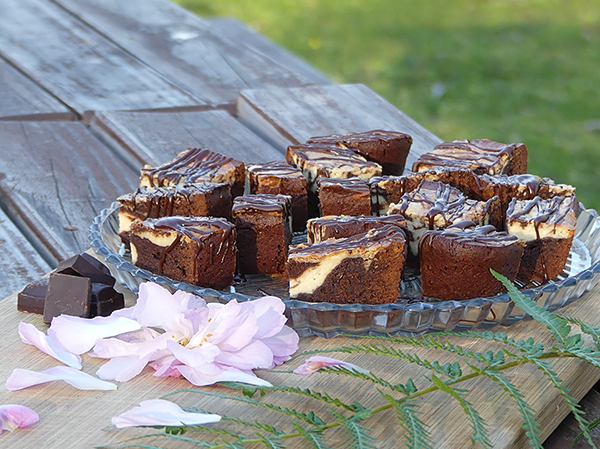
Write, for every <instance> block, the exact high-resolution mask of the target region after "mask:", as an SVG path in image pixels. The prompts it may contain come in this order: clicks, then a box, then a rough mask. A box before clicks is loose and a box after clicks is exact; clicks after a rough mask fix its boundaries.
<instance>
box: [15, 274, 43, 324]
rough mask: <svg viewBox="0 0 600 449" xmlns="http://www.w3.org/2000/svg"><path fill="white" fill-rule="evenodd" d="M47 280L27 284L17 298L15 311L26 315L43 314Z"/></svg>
mask: <svg viewBox="0 0 600 449" xmlns="http://www.w3.org/2000/svg"><path fill="white" fill-rule="evenodd" d="M48 281H49V279H48V278H42V279H38V280H36V281H33V282H32V283H30V284H28V285H27V286H26V287H25V288H24V289H23V290H21V291H20V292H19V295H18V296H17V310H18V311H19V312H28V313H38V314H40V315H41V314H43V313H44V303H45V302H46V292H47V290H48Z"/></svg>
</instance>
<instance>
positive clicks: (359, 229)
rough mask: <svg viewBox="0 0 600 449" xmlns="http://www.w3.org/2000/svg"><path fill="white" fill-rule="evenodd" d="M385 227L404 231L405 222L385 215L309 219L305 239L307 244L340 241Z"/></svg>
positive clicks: (400, 216)
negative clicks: (330, 240) (390, 226)
mask: <svg viewBox="0 0 600 449" xmlns="http://www.w3.org/2000/svg"><path fill="white" fill-rule="evenodd" d="M386 225H392V226H398V227H399V228H400V229H402V230H404V228H406V220H405V219H404V217H403V216H402V215H387V216H385V217H374V216H372V215H368V216H354V217H353V216H348V215H332V216H328V217H320V218H311V219H310V220H308V222H307V223H306V239H307V241H308V243H319V242H322V241H324V240H327V239H341V238H346V237H352V236H353V235H357V234H364V233H365V232H368V231H370V230H371V229H376V228H381V227H383V226H386Z"/></svg>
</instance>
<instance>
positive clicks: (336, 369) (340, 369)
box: [321, 365, 417, 395]
mask: <svg viewBox="0 0 600 449" xmlns="http://www.w3.org/2000/svg"><path fill="white" fill-rule="evenodd" d="M321 371H323V372H330V373H334V374H342V375H346V376H351V377H356V378H358V379H362V380H366V381H369V382H372V383H374V384H377V385H381V386H382V387H386V388H389V389H390V390H393V391H397V392H399V393H403V394H405V395H409V394H413V393H416V392H417V387H416V386H415V384H414V382H413V380H412V379H408V380H407V381H406V385H402V384H395V385H393V384H391V383H390V382H388V381H387V380H385V379H383V378H381V377H379V376H377V375H375V374H373V373H371V372H367V373H362V372H359V371H356V370H352V369H348V368H346V367H345V366H343V365H339V366H327V367H324V368H321Z"/></svg>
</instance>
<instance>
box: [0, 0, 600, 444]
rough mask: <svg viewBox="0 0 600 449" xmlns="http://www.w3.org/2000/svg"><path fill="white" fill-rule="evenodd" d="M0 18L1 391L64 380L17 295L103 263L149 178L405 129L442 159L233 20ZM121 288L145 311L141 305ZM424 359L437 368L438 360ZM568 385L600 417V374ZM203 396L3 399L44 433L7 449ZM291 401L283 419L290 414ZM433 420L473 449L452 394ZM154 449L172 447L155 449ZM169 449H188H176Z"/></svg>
mask: <svg viewBox="0 0 600 449" xmlns="http://www.w3.org/2000/svg"><path fill="white" fill-rule="evenodd" d="M0 10H1V11H0V30H1V31H0V249H2V255H3V257H0V298H5V297H6V299H5V300H3V301H0V338H1V340H0V341H2V344H1V349H2V351H0V380H2V381H3V380H4V379H6V378H7V377H8V375H9V374H10V373H11V372H12V370H13V369H15V368H27V369H33V370H38V371H41V370H44V369H47V368H50V367H52V366H55V365H56V364H55V363H54V362H53V360H51V359H50V358H48V357H47V356H45V355H44V354H41V353H40V352H39V351H37V350H35V349H33V348H32V347H29V346H25V345H24V344H23V343H21V341H20V339H19V337H18V335H17V325H18V323H19V322H20V321H25V322H30V323H34V324H35V325H36V326H37V327H38V328H39V329H41V330H45V329H46V328H47V326H46V325H44V324H43V323H42V320H41V317H40V316H38V315H32V314H25V313H20V312H18V311H17V309H16V292H17V291H19V290H20V289H21V288H22V287H23V286H24V285H25V284H26V283H28V282H30V281H33V280H35V279H38V278H39V277H41V276H43V275H44V274H47V273H48V272H49V271H50V270H51V269H52V268H53V267H55V266H56V264H57V263H58V261H60V260H63V259H65V258H67V257H69V256H71V255H73V254H76V253H81V252H83V251H86V250H88V251H89V239H88V229H89V226H90V224H91V222H92V220H93V219H94V217H96V216H97V215H98V214H99V213H100V212H101V211H102V209H104V208H106V207H108V206H109V205H110V204H111V203H112V202H113V201H114V200H115V199H116V198H117V197H118V196H119V195H121V194H123V193H127V192H130V191H132V190H134V189H135V187H136V185H137V182H138V176H139V169H140V167H142V166H143V165H144V164H160V163H162V162H165V161H166V160H168V159H170V158H172V157H173V156H175V155H176V154H177V153H178V152H180V151H182V150H185V149H186V148H188V147H202V148H207V149H210V150H213V151H217V152H220V153H223V154H227V155H229V156H232V157H235V158H238V159H241V160H243V161H245V162H267V161H271V160H282V159H283V158H284V154H285V147H286V146H287V145H289V144H290V143H297V142H303V141H305V140H306V139H307V138H309V137H312V136H315V135H325V134H332V133H343V132H350V131H367V130H370V129H392V130H396V131H402V132H407V133H409V134H411V135H412V136H413V138H414V145H413V148H412V150H411V153H410V156H409V161H408V163H407V166H409V167H410V165H411V163H412V161H414V160H415V159H416V157H418V155H419V154H422V153H423V152H426V151H428V150H430V149H431V148H432V147H433V146H434V145H435V144H437V143H439V142H441V139H440V138H439V137H437V136H435V135H434V134H432V133H431V132H429V131H428V130H427V129H426V128H424V127H423V126H422V125H420V124H418V123H417V122H415V121H414V120H413V119H411V118H410V117H409V116H408V115H406V114H405V113H403V112H402V111H400V110H398V109H397V108H395V107H394V106H393V105H391V104H390V103H389V102H387V101H386V100H384V99H383V98H381V97H380V96H379V95H377V94H376V93H374V92H373V91H372V90H370V89H369V88H368V87H366V86H363V85H335V84H333V83H332V82H331V81H330V80H328V79H327V77H326V76H324V75H323V74H321V73H320V72H319V71H318V70H316V69H314V68H313V67H311V66H310V65H308V64H307V63H305V62H304V61H302V60H301V59H299V58H297V57H296V56H294V55H292V54H290V53H289V52H287V51H286V50H284V49H282V48H281V47H278V46H277V45H275V44H273V43H272V42H270V41H268V40H267V39H265V38H264V37H262V36H260V35H258V34H256V33H255V32H253V31H252V30H250V29H248V28H247V27H246V26H244V25H243V24H241V23H240V22H238V21H236V20H233V19H212V20H206V19H202V18H199V17H196V16H195V15H193V14H191V13H189V12H187V11H185V10H184V9H182V8H180V7H179V6H177V5H175V4H173V3H171V2H169V1H168V0H151V1H148V0H134V1H128V2H119V1H117V0H110V1H106V0H53V1H52V0H5V1H3V2H2V7H1V8H0ZM113 269H114V268H113ZM119 288H121V289H124V292H125V294H126V298H127V301H128V303H129V304H133V302H134V301H135V295H134V294H133V293H131V292H129V291H127V290H126V289H125V288H124V286H120V287H119ZM598 296H599V295H598V286H596V287H594V289H593V290H592V291H590V292H588V293H586V294H585V295H583V297H581V298H580V299H578V300H577V301H575V302H573V303H571V304H570V305H568V306H567V307H565V310H564V311H565V313H569V314H571V315H573V316H579V317H581V318H584V319H586V320H587V321H589V322H590V323H592V324H596V325H600V305H599V304H598ZM494 330H502V331H504V332H506V333H507V334H508V335H509V336H511V337H513V338H515V339H520V338H527V337H529V336H532V337H535V338H536V339H539V340H540V341H545V339H547V335H546V334H545V333H544V332H543V330H542V327H541V325H539V324H538V323H536V322H533V321H521V322H519V323H517V324H515V325H513V326H510V327H507V328H494ZM360 341H361V340H360V339H358V340H350V339H348V338H342V337H338V338H335V339H329V340H327V339H323V338H319V337H315V336H312V337H307V338H303V339H302V340H301V343H300V349H301V350H303V351H310V350H314V349H330V348H334V347H338V346H342V345H344V344H349V343H357V342H360ZM462 342H463V343H464V340H463V341H462ZM467 344H469V345H470V344H471V343H470V342H467ZM479 344H480V345H481V343H479ZM417 353H418V354H420V355H421V356H425V355H426V353H427V351H425V350H419V351H417ZM438 358H439V357H438ZM442 360H443V357H442ZM442 360H440V361H442ZM349 361H351V362H353V363H356V364H358V365H360V366H362V367H363V368H367V369H371V370H373V372H375V373H380V374H386V375H388V376H390V377H391V379H390V380H392V381H397V382H405V381H406V379H408V378H413V379H418V378H420V377H422V376H423V375H424V374H425V373H426V371H424V370H422V369H420V368H417V367H415V366H412V365H409V364H405V365H402V364H398V363H395V362H393V361H391V360H384V361H381V359H375V358H373V357H370V356H366V355H363V356H356V357H354V358H352V359H349ZM298 363H300V361H298V362H296V363H295V364H294V365H293V366H296V365H297V364H298ZM98 366H99V362H98V360H97V359H92V358H89V357H87V358H84V371H86V372H88V373H91V374H93V373H94V372H95V370H96V368H97V367H98ZM555 368H556V371H557V373H558V375H559V377H560V378H562V379H563V380H564V383H565V385H566V386H567V387H568V388H570V389H571V394H572V396H573V397H575V398H577V399H578V400H580V399H582V398H583V397H584V396H585V399H584V400H583V401H582V405H583V406H584V408H586V409H590V410H594V409H595V407H597V408H598V409H600V400H599V399H598V393H597V392H596V391H595V390H594V389H592V387H593V386H594V384H595V383H596V381H597V380H598V379H599V378H600V371H598V370H596V369H594V368H591V367H590V366H589V365H585V364H582V363H580V362H577V361H573V360H568V361H561V362H560V363H557V365H556V367H555ZM260 376H261V377H264V378H265V379H267V380H269V381H271V382H282V383H285V384H287V385H297V386H299V387H302V388H310V389H316V390H319V389H323V390H324V391H326V392H328V393H330V394H332V395H339V396H340V397H341V398H342V399H344V398H345V399H347V400H349V401H350V402H352V401H354V400H364V401H366V402H372V401H374V400H375V396H376V395H374V394H373V392H374V390H369V391H367V390H364V389H361V388H360V386H359V385H358V384H356V383H354V382H350V381H349V382H340V378H338V377H332V376H331V375H325V374H316V375H313V376H309V377H301V376H297V375H290V374H277V373H270V372H261V373H260ZM542 377H543V376H542V374H540V373H539V372H536V371H535V370H533V369H530V370H523V371H521V372H518V373H517V372H515V375H514V379H513V380H514V381H515V383H516V384H517V386H518V387H520V388H521V389H522V391H524V392H526V396H527V399H528V401H529V402H530V403H531V404H532V405H533V407H534V409H535V412H536V416H537V418H538V420H539V422H540V424H541V435H542V438H544V439H545V438H547V437H548V436H549V435H550V434H551V433H552V432H553V431H554V429H555V428H556V427H557V426H558V425H559V424H560V423H561V422H562V421H563V420H564V419H565V417H566V416H567V414H568V412H569V410H568V407H567V406H566V405H565V403H564V401H563V400H562V398H560V397H559V396H558V394H557V393H556V391H555V390H553V389H551V388H550V387H549V386H548V384H547V382H542ZM187 386H189V384H188V383H187V381H185V380H182V379H173V378H168V379H160V378H155V377H152V376H151V373H150V372H149V371H148V372H144V374H143V375H142V376H139V377H138V378H136V379H135V380H133V381H130V382H127V383H123V384H120V385H119V389H118V390H117V391H114V392H110V393H106V392H82V391H78V390H74V389H73V388H71V387H69V386H65V385H59V384H55V385H51V384H47V385H42V386H38V387H33V388H30V389H27V390H23V391H19V392H8V391H2V392H1V393H0V396H1V398H0V404H4V403H21V404H24V405H28V406H30V407H32V408H33V409H35V410H36V411H37V412H38V413H39V414H40V417H41V419H40V422H39V423H38V424H36V425H34V426H32V427H30V428H28V429H24V430H19V431H15V432H13V433H12V434H10V435H4V434H3V435H2V436H0V445H2V447H11V448H31V447H35V446H36V445H37V446H39V447H43V448H56V447H60V446H67V447H75V448H79V447H82V448H83V447H92V446H95V445H101V444H106V443H111V442H117V441H120V440H124V439H126V438H129V437H131V436H136V435H141V434H143V433H144V432H147V431H146V430H139V429H134V430H126V431H117V430H116V429H114V428H107V426H108V425H109V423H110V418H111V416H114V415H116V414H118V413H120V412H123V411H125V410H127V409H129V408H132V407H134V406H136V405H137V404H138V403H139V402H141V401H143V400H145V399H153V398H157V397H159V396H160V395H163V394H165V393H168V392H170V391H173V390H175V389H178V388H185V387H187ZM468 387H469V388H470V389H471V393H470V400H471V402H472V403H473V404H475V406H476V407H477V408H478V410H479V412H480V413H481V414H482V416H484V418H485V419H486V420H487V421H488V423H489V424H490V439H491V441H492V442H493V445H494V447H507V448H508V447H527V437H526V436H525V432H524V431H523V429H522V427H521V425H522V423H521V420H520V417H519V416H518V414H517V412H516V410H515V408H514V406H513V405H511V402H510V400H509V398H508V396H507V394H506V393H505V392H503V391H502V390H501V388H499V387H497V386H491V387H490V385H489V384H487V383H485V382H482V381H480V380H475V381H473V382H471V383H470V384H469V385H468ZM207 390H208V391H222V390H221V389H220V387H210V388H208V389H207ZM586 394H587V396H586ZM178 399H179V401H178V402H179V403H180V404H182V405H194V406H198V407H201V408H204V409H214V411H216V412H226V413H227V414H229V415H234V414H235V413H239V414H241V415H245V414H248V413H253V411H252V410H251V409H249V408H248V407H244V406H243V405H236V406H232V407H230V408H227V409H224V408H223V403H222V401H220V400H217V399H215V398H203V399H202V401H200V400H199V398H198V397H196V396H194V395H188V396H184V395H182V396H181V397H179V398H178ZM280 399H281V401H282V402H281V404H282V405H285V404H286V402H285V401H291V400H290V399H289V398H286V397H283V398H280ZM289 404H290V405H293V406H294V407H297V408H300V409H303V410H309V409H310V407H311V406H312V405H311V403H309V401H308V400H306V401H298V400H297V399H295V400H294V402H293V403H292V402H289ZM420 406H421V411H422V412H423V415H422V416H421V418H422V420H423V421H425V422H427V423H428V424H430V425H431V427H430V431H431V435H432V437H433V440H434V447H451V448H454V447H467V446H469V445H470V435H471V432H470V429H469V424H468V422H467V420H461V421H457V420H455V419H453V418H454V416H456V415H457V414H458V413H460V406H459V405H458V404H457V403H456V402H453V401H450V400H448V398H446V397H444V396H443V395H442V394H438V393H436V394H433V395H430V396H428V397H427V399H424V400H423V401H422V403H421V404H420ZM315 411H316V412H320V413H324V412H323V410H322V409H321V410H319V409H317V410H315ZM266 416H268V419H269V420H270V422H271V423H272V424H273V425H279V424H281V418H279V417H277V416H274V415H273V416H271V415H266ZM367 425H369V426H370V427H372V428H373V435H374V436H376V437H377V438H378V440H379V441H380V442H381V446H380V447H385V448H394V447H398V446H399V441H400V439H401V433H402V431H401V430H400V427H399V424H398V421H397V419H396V418H395V415H394V413H391V412H390V413H388V414H385V415H383V416H381V417H380V418H378V420H377V421H376V422H374V423H368V424H367ZM575 428H576V427H575V426H574V425H573V423H572V422H571V421H569V420H566V421H565V422H563V424H562V425H561V427H560V428H559V431H557V432H555V434H554V435H553V436H552V437H551V438H549V439H548V440H547V442H546V447H547V448H558V447H562V446H561V445H563V444H564V441H565V439H566V438H567V437H569V436H570V435H572V434H573V432H575V431H574V430H573V429H575ZM152 441H154V443H155V444H158V443H159V442H160V440H149V441H144V442H145V443H148V444H150V442H152ZM341 441H345V440H344V439H342V437H341V435H340V434H335V433H334V435H333V437H332V440H330V441H329V443H330V445H331V446H332V447H344V445H343V443H341ZM597 441H600V439H597ZM168 445H169V446H168V447H173V448H175V447H182V448H183V447H189V446H187V445H186V444H184V443H181V444H180V445H174V443H173V441H170V442H169V443H168ZM293 447H295V446H293ZM299 447H303V446H299ZM579 447H586V446H585V443H581V444H580V446H579Z"/></svg>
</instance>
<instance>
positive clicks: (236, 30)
mask: <svg viewBox="0 0 600 449" xmlns="http://www.w3.org/2000/svg"><path fill="white" fill-rule="evenodd" d="M209 21H210V25H211V28H212V29H213V30H214V31H215V32H216V33H217V34H219V35H222V36H224V37H226V38H228V39H229V40H231V41H233V42H243V43H244V45H245V46H247V47H251V48H253V49H255V50H257V51H259V52H260V53H262V54H264V55H265V56H267V57H269V58H271V59H272V60H273V61H275V62H277V63H279V64H281V65H282V66H284V67H287V68H288V69H291V70H292V71H293V72H294V73H297V74H299V75H303V76H305V77H306V78H308V79H310V80H312V81H313V82H314V83H316V84H320V85H327V84H332V82H331V80H330V79H329V78H328V77H327V76H325V75H324V74H323V73H321V72H320V71H319V70H318V69H316V68H315V67H313V66H312V65H310V64H309V63H308V62H306V61H305V60H304V59H302V58H300V57H298V56H296V55H295V54H293V53H291V52H290V51H288V50H286V49H285V48H283V47H281V46H279V45H277V44H276V43H275V42H273V41H271V40H270V39H268V38H266V37H265V36H263V35H262V34H260V33H257V32H256V31H254V30H252V29H251V28H249V27H248V26H247V25H246V24H244V23H243V22H240V21H239V20H237V19H234V18H233V17H216V18H212V19H209Z"/></svg>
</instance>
